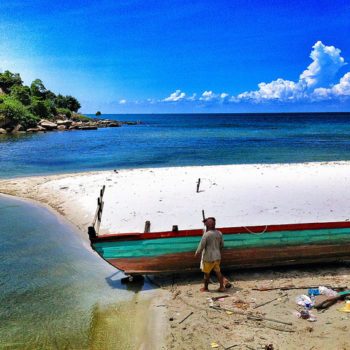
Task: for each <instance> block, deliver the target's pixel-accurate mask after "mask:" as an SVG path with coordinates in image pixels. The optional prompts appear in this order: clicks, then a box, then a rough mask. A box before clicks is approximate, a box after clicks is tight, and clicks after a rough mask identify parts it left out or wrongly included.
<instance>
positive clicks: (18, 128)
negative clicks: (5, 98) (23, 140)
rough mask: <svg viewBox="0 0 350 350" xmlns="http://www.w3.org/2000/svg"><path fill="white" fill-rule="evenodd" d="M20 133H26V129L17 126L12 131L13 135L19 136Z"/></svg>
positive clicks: (19, 125)
mask: <svg viewBox="0 0 350 350" xmlns="http://www.w3.org/2000/svg"><path fill="white" fill-rule="evenodd" d="M20 131H24V128H23V126H22V125H21V124H17V125H16V126H15V127H14V128H13V129H12V131H11V132H12V133H13V134H17V133H18V132H20Z"/></svg>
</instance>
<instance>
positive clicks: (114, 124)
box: [108, 123, 122, 128]
mask: <svg viewBox="0 0 350 350" xmlns="http://www.w3.org/2000/svg"><path fill="white" fill-rule="evenodd" d="M108 126H109V127H110V128H118V127H120V126H122V124H121V123H109V124H108Z"/></svg>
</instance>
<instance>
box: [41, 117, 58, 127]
mask: <svg viewBox="0 0 350 350" xmlns="http://www.w3.org/2000/svg"><path fill="white" fill-rule="evenodd" d="M39 125H40V126H42V127H43V128H45V129H46V130H54V129H57V124H56V123H53V122H50V121H49V120H46V119H42V120H40V122H39Z"/></svg>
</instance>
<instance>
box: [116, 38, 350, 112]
mask: <svg viewBox="0 0 350 350" xmlns="http://www.w3.org/2000/svg"><path fill="white" fill-rule="evenodd" d="M310 58H311V60H312V62H311V63H310V64H309V66H308V67H307V68H306V69H305V70H304V71H302V72H301V74H300V75H299V77H298V79H296V80H295V81H293V80H287V79H283V78H278V79H276V80H273V81H271V82H261V83H259V84H258V89H256V90H252V91H245V92H242V93H239V94H237V95H234V96H231V95H229V94H228V93H226V92H222V93H216V92H214V91H212V90H205V91H204V92H203V93H201V94H198V95H197V94H196V93H194V94H192V95H187V94H186V93H185V92H183V91H182V90H180V89H178V90H176V91H174V92H173V93H171V94H170V95H169V96H168V97H165V98H163V99H148V100H145V101H144V102H146V103H148V104H157V103H193V104H196V105H198V106H212V105H215V104H217V105H218V104H227V103H241V102H245V103H253V104H258V103H264V102H267V103H294V102H302V103H305V102H306V103H313V102H318V101H327V100H344V99H349V100H350V72H348V73H345V75H344V76H343V77H342V78H340V80H338V81H337V80H336V79H337V74H338V73H339V70H340V69H341V68H343V67H344V66H345V65H346V64H347V63H346V62H345V59H344V58H343V57H342V56H341V50H340V49H338V48H336V47H334V46H327V45H324V44H323V43H322V42H321V41H317V42H316V43H315V44H314V45H313V46H312V50H311V53H310ZM119 103H120V104H124V103H126V100H120V101H119Z"/></svg>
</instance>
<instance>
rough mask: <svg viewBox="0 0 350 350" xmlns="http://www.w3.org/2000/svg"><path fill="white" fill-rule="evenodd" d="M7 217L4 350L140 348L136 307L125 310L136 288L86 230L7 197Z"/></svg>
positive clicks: (1, 243) (0, 276) (1, 302)
mask: <svg viewBox="0 0 350 350" xmlns="http://www.w3.org/2000/svg"><path fill="white" fill-rule="evenodd" d="M0 218H1V220H0V263H1V270H0V290H1V293H0V348H1V349H129V348H130V349H131V348H133V346H132V339H134V338H135V336H134V335H133V334H134V333H135V330H134V329H133V328H132V322H133V321H132V317H130V315H129V313H130V310H132V308H131V309H130V308H128V309H125V310H124V309H123V307H126V305H128V304H129V302H130V303H131V304H132V305H134V302H133V301H132V300H133V299H134V298H135V296H136V294H135V291H128V290H126V289H125V287H124V286H123V285H122V284H121V283H120V278H121V277H123V276H121V275H122V274H121V273H118V271H117V270H116V269H115V268H113V267H111V266H110V265H108V264H107V263H105V262H104V261H103V260H102V259H101V258H100V257H98V256H97V255H96V254H94V253H93V252H92V251H91V250H90V249H88V244H87V242H86V241H85V240H84V239H82V238H81V236H80V235H81V233H79V232H77V231H76V230H75V229H74V228H73V227H72V226H70V225H69V224H67V223H66V222H64V221H62V220H61V219H60V218H59V217H57V216H55V215H54V214H53V213H51V212H50V211H48V210H47V209H45V208H43V207H40V206H36V205H33V204H28V203H27V202H24V201H20V200H15V199H10V198H7V197H3V196H0ZM138 287H139V289H140V288H141V287H142V286H136V288H138ZM144 288H146V289H147V288H148V286H145V287H144ZM120 302H123V304H118V303H120ZM123 305H124V306H123ZM116 310H117V311H116ZM106 320H107V321H108V322H107V321H106Z"/></svg>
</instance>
